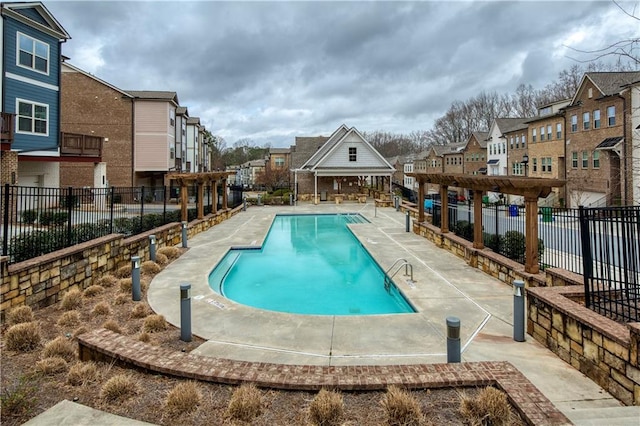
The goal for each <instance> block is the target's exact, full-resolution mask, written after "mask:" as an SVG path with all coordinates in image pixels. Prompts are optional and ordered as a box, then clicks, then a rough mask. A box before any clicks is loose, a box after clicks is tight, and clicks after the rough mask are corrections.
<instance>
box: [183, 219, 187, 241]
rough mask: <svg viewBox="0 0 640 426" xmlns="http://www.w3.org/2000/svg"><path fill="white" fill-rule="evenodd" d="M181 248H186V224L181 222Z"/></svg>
mask: <svg viewBox="0 0 640 426" xmlns="http://www.w3.org/2000/svg"><path fill="white" fill-rule="evenodd" d="M182 248H187V222H186V221H183V222H182Z"/></svg>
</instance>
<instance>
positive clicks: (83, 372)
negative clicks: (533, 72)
mask: <svg viewBox="0 0 640 426" xmlns="http://www.w3.org/2000/svg"><path fill="white" fill-rule="evenodd" d="M99 378H100V374H99V371H98V365H97V364H96V363H94V362H91V361H89V362H79V363H76V364H73V365H72V366H71V368H70V369H69V372H68V373H67V383H68V384H70V385H71V386H84V385H86V384H88V383H93V382H95V381H97V380H98V379H99Z"/></svg>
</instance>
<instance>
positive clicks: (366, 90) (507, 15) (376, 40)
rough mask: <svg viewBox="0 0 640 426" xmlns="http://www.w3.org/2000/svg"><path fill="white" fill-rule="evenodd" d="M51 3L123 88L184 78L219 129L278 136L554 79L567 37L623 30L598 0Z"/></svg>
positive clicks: (230, 136) (412, 115)
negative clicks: (611, 23)
mask: <svg viewBox="0 0 640 426" xmlns="http://www.w3.org/2000/svg"><path fill="white" fill-rule="evenodd" d="M46 6H47V7H48V8H49V10H50V11H51V12H52V13H53V14H54V16H56V18H57V19H58V20H59V22H60V23H61V24H62V25H63V26H64V27H65V28H66V29H67V31H68V32H69V33H70V34H71V36H72V37H73V39H72V40H70V41H68V42H67V43H66V44H65V46H64V47H63V52H64V54H65V55H67V56H70V57H71V62H72V63H73V64H74V65H76V66H79V67H80V68H83V69H85V70H87V71H89V72H92V73H94V74H96V75H97V76H98V77H100V78H102V79H104V80H106V81H108V82H110V83H112V84H114V85H116V86H118V87H120V88H123V89H139V90H142V89H146V90H174V91H176V92H177V93H178V97H179V99H180V101H181V103H182V104H183V105H184V106H187V107H188V108H189V112H190V114H191V115H193V116H200V117H201V119H202V121H203V122H204V123H205V125H206V126H207V128H209V129H210V130H211V131H212V132H213V133H214V134H218V135H221V136H223V137H225V139H227V140H228V141H229V142H230V143H232V142H233V141H235V140H237V139H239V138H243V137H250V138H252V139H254V140H255V141H256V142H258V143H264V142H270V143H271V144H272V145H273V146H288V145H290V144H291V143H293V137H294V136H295V135H307V134H309V135H316V134H329V133H330V132H331V131H333V130H334V129H335V128H336V127H337V126H338V125H339V124H341V123H346V124H347V125H350V126H351V125H355V126H356V127H358V128H359V129H360V130H362V131H371V130H377V129H380V130H387V131H393V132H410V131H412V130H418V129H428V128H430V126H431V124H432V122H433V120H434V119H435V118H437V117H438V116H439V115H441V114H442V113H443V112H444V111H445V110H446V109H447V108H448V107H449V105H450V104H451V102H453V101H454V100H464V99H467V98H469V97H471V96H475V95H477V94H478V93H479V92H480V91H483V90H484V91H492V90H496V91H499V92H512V91H514V90H515V88H516V87H517V85H518V84H520V83H525V84H532V85H533V86H534V87H536V88H541V87H543V86H544V85H546V84H547V83H549V82H551V81H553V79H554V78H555V77H556V75H557V73H558V72H559V71H560V70H562V69H564V68H567V67H569V66H570V65H571V64H572V63H573V62H571V60H569V59H567V58H566V57H565V55H564V53H562V52H561V51H560V50H561V49H562V40H565V39H567V40H570V39H571V38H570V36H571V34H573V33H576V32H578V31H581V30H584V29H585V28H597V29H598V38H597V40H607V39H608V38H607V37H610V38H609V40H615V37H618V36H619V35H615V34H611V31H610V30H611V29H610V28H609V27H607V26H606V25H604V24H603V23H602V22H603V21H602V19H603V16H604V15H606V14H607V13H615V5H613V4H611V3H609V2H601V1H596V2H591V3H585V2H551V1H550V2H537V1H536V2H533V1H532V2H505V1H484V2H483V1H478V2H344V3H342V2H213V1H199V2H182V1H178V2H164V1H148V2H131V1H126V2H112V1H72V2H67V1H52V2H47V3H46ZM620 19H623V17H622V16H620ZM636 31H637V30H636ZM588 36H589V34H587V36H586V37H587V38H586V39H584V40H583V41H582V43H588ZM611 37H612V38H611ZM587 45H588V44H587ZM583 46H584V45H583Z"/></svg>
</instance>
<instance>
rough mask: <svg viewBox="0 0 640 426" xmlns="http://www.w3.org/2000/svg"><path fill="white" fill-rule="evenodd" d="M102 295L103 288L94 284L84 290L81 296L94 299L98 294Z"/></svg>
mask: <svg viewBox="0 0 640 426" xmlns="http://www.w3.org/2000/svg"><path fill="white" fill-rule="evenodd" d="M102 293H104V287H102V286H101V285H97V284H94V285H92V286H89V287H87V288H85V289H84V291H83V292H82V295H83V296H84V297H96V296H98V295H100V294H102Z"/></svg>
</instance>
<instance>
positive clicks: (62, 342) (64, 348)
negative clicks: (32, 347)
mask: <svg viewBox="0 0 640 426" xmlns="http://www.w3.org/2000/svg"><path fill="white" fill-rule="evenodd" d="M76 352H77V350H76V346H75V345H74V344H73V342H71V341H70V340H68V339H67V338H66V337H62V336H58V337H56V338H55V339H53V340H51V341H49V342H47V344H46V345H45V346H44V350H43V351H42V356H43V357H44V358H49V357H54V356H59V357H60V358H64V359H65V360H66V361H73V360H74V359H75V358H76Z"/></svg>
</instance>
